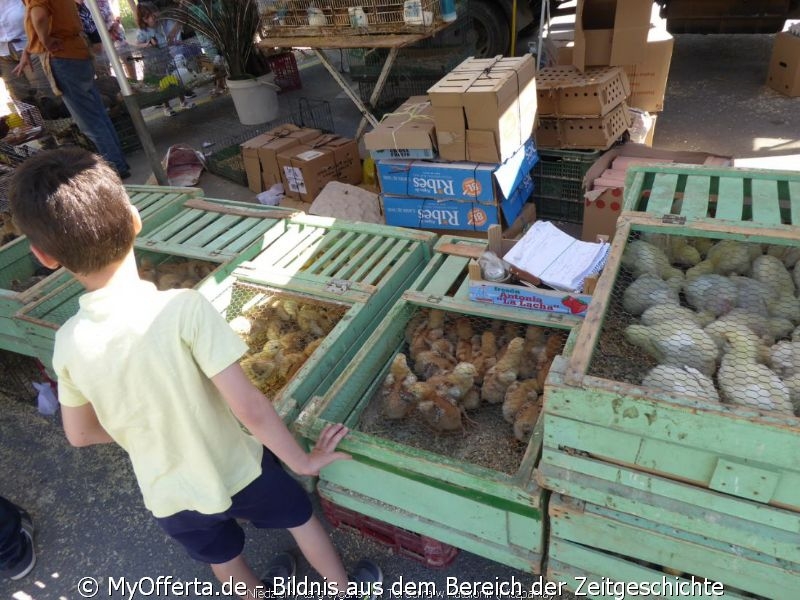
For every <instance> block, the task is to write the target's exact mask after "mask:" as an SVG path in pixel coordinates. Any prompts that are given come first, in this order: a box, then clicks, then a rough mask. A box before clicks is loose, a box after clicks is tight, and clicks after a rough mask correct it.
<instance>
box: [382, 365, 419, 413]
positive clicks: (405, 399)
mask: <svg viewBox="0 0 800 600" xmlns="http://www.w3.org/2000/svg"><path fill="white" fill-rule="evenodd" d="M415 383H417V377H416V375H414V373H412V372H411V369H409V368H408V362H407V359H406V355H405V354H403V353H402V352H401V353H398V354H396V355H395V357H394V360H392V364H391V366H390V367H389V373H388V374H387V375H386V379H384V381H383V386H382V388H381V398H382V407H383V414H384V415H385V416H386V418H387V419H402V418H404V417H406V416H408V415H409V414H410V413H411V411H413V410H414V408H415V407H416V404H417V400H416V397H415V396H414V395H413V394H412V393H411V391H410V389H411V386H412V385H414V384H415Z"/></svg>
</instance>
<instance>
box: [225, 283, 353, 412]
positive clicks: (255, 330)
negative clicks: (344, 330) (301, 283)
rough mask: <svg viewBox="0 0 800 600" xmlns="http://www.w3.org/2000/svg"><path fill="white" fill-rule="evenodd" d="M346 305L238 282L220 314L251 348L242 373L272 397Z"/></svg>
mask: <svg viewBox="0 0 800 600" xmlns="http://www.w3.org/2000/svg"><path fill="white" fill-rule="evenodd" d="M349 308H350V307H349V305H345V304H337V303H334V302H329V301H323V300H319V299H316V298H312V297H310V296H305V295H301V294H295V293H291V292H286V291H281V290H275V289H271V288H267V287H263V286H259V285H253V284H249V283H242V282H236V283H235V284H234V287H233V290H232V292H231V301H230V304H229V305H228V307H227V308H226V309H225V311H224V315H225V317H226V318H227V319H228V321H229V322H230V324H231V327H232V328H233V329H234V331H236V332H237V333H238V334H239V335H240V336H241V337H242V339H243V340H244V341H245V342H246V343H247V345H248V347H249V349H250V350H249V352H248V353H247V355H246V356H245V357H244V358H243V359H242V361H241V365H242V368H243V369H244V372H245V373H246V374H247V376H248V377H249V378H250V380H251V381H252V382H253V384H254V385H255V386H256V387H257V388H258V389H259V390H261V392H262V393H264V394H265V395H266V396H267V397H268V398H274V397H275V396H276V395H277V394H278V392H280V390H281V389H283V387H284V386H285V385H286V384H287V383H288V382H289V381H290V380H291V379H292V377H293V376H294V375H295V374H296V373H297V371H299V370H300V368H301V367H302V366H303V365H304V364H305V362H306V361H307V360H308V359H309V357H310V356H311V355H312V354H313V353H314V351H315V350H316V349H317V348H318V347H319V346H320V344H322V342H323V341H324V340H325V337H326V336H327V335H328V334H330V333H331V331H332V330H333V328H334V327H335V326H336V324H337V323H338V322H339V321H340V320H341V319H342V317H344V314H345V312H347V310H348V309H349Z"/></svg>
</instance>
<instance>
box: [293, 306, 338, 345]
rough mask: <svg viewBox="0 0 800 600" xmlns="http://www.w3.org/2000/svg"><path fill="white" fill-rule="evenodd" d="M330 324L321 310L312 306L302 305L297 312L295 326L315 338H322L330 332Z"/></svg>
mask: <svg viewBox="0 0 800 600" xmlns="http://www.w3.org/2000/svg"><path fill="white" fill-rule="evenodd" d="M329 325H330V323H329V322H328V320H327V317H326V315H325V314H324V313H323V312H322V310H321V309H320V308H319V307H317V306H314V305H312V304H303V305H302V306H301V307H300V308H299V309H298V311H297V326H298V327H299V328H300V330H301V331H306V332H308V333H310V334H311V335H313V336H315V337H323V336H325V335H327V334H328V333H329V332H330V329H331V328H330V327H329Z"/></svg>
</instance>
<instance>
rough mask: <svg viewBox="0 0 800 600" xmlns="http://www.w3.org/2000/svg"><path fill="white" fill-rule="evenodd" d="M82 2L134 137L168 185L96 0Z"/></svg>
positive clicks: (162, 182)
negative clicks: (89, 13)
mask: <svg viewBox="0 0 800 600" xmlns="http://www.w3.org/2000/svg"><path fill="white" fill-rule="evenodd" d="M84 2H85V3H86V6H88V7H89V12H91V13H92V19H94V23H95V25H97V32H98V33H99V34H100V39H101V40H102V41H103V48H104V49H105V52H106V54H107V55H108V58H109V60H111V66H112V67H113V69H114V75H115V76H116V78H117V82H118V83H119V89H120V92H122V99H123V100H124V102H125V108H127V109H128V113H129V114H130V115H131V121H133V127H134V128H135V129H136V135H137V136H138V137H139V141H140V142H141V143H142V148H143V149H144V153H145V154H146V155H147V160H148V162H149V163H150V166H151V167H152V169H153V175H155V177H156V181H157V182H158V184H159V185H169V180H168V179H167V174H166V173H165V172H164V167H163V166H162V164H161V160H160V159H159V158H158V154H157V153H156V147H155V146H154V145H153V138H152V137H151V136H150V131H149V130H148V129H147V125H146V124H145V122H144V118H142V111H141V110H140V109H139V103H138V102H137V101H136V96H135V95H134V94H133V90H132V89H131V85H130V83H129V82H128V78H127V77H125V71H123V69H122V62H121V61H120V60H119V55H118V54H117V49H116V48H115V47H114V40H112V39H111V35H110V34H109V33H108V29H107V28H106V22H105V21H104V20H103V15H102V14H101V13H100V9H99V8H98V7H97V0H84Z"/></svg>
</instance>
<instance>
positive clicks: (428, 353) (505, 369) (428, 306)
mask: <svg viewBox="0 0 800 600" xmlns="http://www.w3.org/2000/svg"><path fill="white" fill-rule="evenodd" d="M444 243H446V244H448V247H449V246H451V245H453V244H456V245H458V244H463V245H465V246H468V247H475V246H480V245H482V242H481V241H480V240H474V239H467V238H455V237H447V238H446V241H445V242H444ZM441 248H442V241H440V242H439V244H437V247H436V249H437V251H436V252H435V254H434V257H433V259H432V260H431V261H430V263H429V264H428V266H427V267H426V268H425V270H424V271H423V272H422V273H421V274H420V276H419V277H418V278H417V280H416V281H415V282H414V284H413V286H411V288H410V289H409V290H408V291H406V292H405V293H404V294H403V296H402V298H401V299H400V300H398V301H397V302H396V303H395V304H394V306H393V307H392V308H391V310H390V311H389V312H388V314H387V315H386V316H385V318H384V319H383V320H382V321H381V322H380V323H379V324H378V325H377V327H376V328H375V329H374V331H373V332H372V334H371V336H370V338H369V339H368V340H367V341H366V342H365V343H364V344H362V348H361V349H360V350H359V352H358V353H357V354H356V355H355V356H354V358H353V359H352V361H351V362H350V364H349V365H348V367H347V368H346V369H345V370H344V371H343V372H342V373H341V375H340V376H339V377H338V378H337V380H336V382H335V383H334V385H333V386H332V387H331V388H330V390H329V391H328V392H327V393H326V394H324V395H322V396H319V397H317V398H315V399H314V400H313V401H312V402H311V403H310V404H309V405H308V407H307V408H306V409H305V410H304V411H303V413H301V415H300V417H299V418H298V420H297V429H298V430H299V431H300V432H301V434H302V435H303V436H304V437H306V438H307V439H308V440H309V443H311V442H312V441H313V440H314V439H315V437H316V436H317V435H318V434H319V431H320V430H321V429H322V427H323V426H324V425H325V424H326V423H335V422H344V423H345V424H346V425H348V426H349V427H350V429H351V433H350V434H349V435H348V437H347V439H345V440H343V442H342V444H341V448H342V449H343V450H344V451H346V452H349V453H351V454H352V455H353V456H354V457H356V460H354V461H347V464H345V463H339V464H335V465H331V466H330V467H329V468H327V469H326V470H325V471H324V472H323V473H322V474H321V476H320V482H319V485H318V490H319V493H320V495H321V496H322V497H325V498H327V499H328V500H330V501H332V502H334V503H336V504H337V505H340V506H343V507H345V508H347V509H351V510H355V511H357V512H359V513H363V514H366V515H368V516H371V517H374V518H377V519H380V520H382V521H385V522H388V523H390V524H392V525H395V526H398V527H402V528H404V529H408V530H411V531H416V532H418V533H424V534H425V535H428V536H430V537H433V538H434V539H437V540H440V541H442V542H444V543H447V544H451V545H453V546H456V547H458V548H462V549H465V550H468V551H470V552H473V553H476V554H480V555H482V556H486V557H488V558H491V559H493V560H496V561H498V562H501V563H504V564H507V565H510V566H513V567H515V568H519V569H523V570H525V571H527V572H534V573H536V572H539V570H540V568H541V558H542V554H543V552H544V521H543V515H542V513H543V507H544V490H543V489H542V488H540V487H539V486H537V485H536V484H535V482H534V481H533V469H534V466H535V463H536V461H537V459H538V454H539V450H540V448H541V435H542V431H541V423H540V420H539V418H538V415H539V414H540V410H541V398H540V395H539V391H541V385H540V383H541V381H542V380H543V377H544V376H545V374H546V372H547V368H548V364H549V361H550V359H551V358H552V357H553V356H554V355H555V354H557V353H560V352H561V351H562V349H563V347H564V346H565V345H568V344H569V342H568V337H569V330H570V327H571V326H572V325H574V324H575V323H577V321H578V319H574V318H571V317H570V316H569V315H552V314H546V313H537V312H534V311H524V310H520V309H511V308H504V307H486V306H485V305H483V304H480V303H476V302H471V301H470V300H469V297H468V290H467V288H468V265H469V259H468V258H466V257H464V256H459V255H455V254H451V253H449V252H443V251H441V250H440V249H441ZM490 365H493V366H490ZM477 382H481V383H477Z"/></svg>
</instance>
